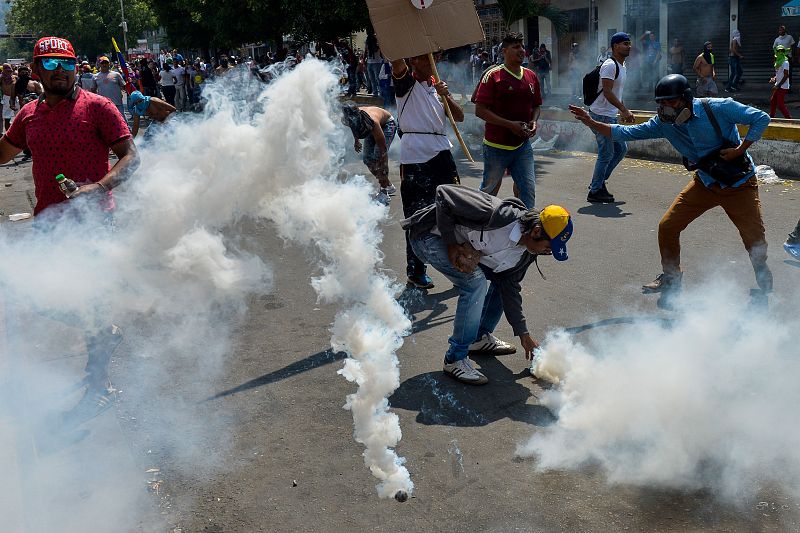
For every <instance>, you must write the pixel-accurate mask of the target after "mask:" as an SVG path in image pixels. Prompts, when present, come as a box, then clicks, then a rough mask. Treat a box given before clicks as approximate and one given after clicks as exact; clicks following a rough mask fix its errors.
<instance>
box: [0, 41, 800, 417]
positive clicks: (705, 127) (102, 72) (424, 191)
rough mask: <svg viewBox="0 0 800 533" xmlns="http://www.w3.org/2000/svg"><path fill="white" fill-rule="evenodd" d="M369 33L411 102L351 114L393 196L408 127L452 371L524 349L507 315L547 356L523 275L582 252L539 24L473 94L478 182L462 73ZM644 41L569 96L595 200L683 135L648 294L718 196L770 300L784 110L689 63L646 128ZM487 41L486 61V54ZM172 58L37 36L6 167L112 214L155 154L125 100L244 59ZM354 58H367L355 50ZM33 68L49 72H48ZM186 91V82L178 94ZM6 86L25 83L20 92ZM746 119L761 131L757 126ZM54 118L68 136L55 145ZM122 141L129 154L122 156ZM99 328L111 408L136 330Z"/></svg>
mask: <svg viewBox="0 0 800 533" xmlns="http://www.w3.org/2000/svg"><path fill="white" fill-rule="evenodd" d="M643 37H646V39H645V40H646V41H647V42H650V43H652V42H657V40H655V39H654V38H652V37H651V36H650V34H646V35H645V36H643ZM365 44H366V50H367V52H366V54H365V55H363V56H362V57H363V58H364V59H365V60H366V59H369V57H370V55H372V57H373V58H377V57H378V56H380V59H381V62H380V63H368V62H365V63H364V64H365V65H366V70H367V74H368V75H367V76H366V77H367V78H372V82H371V83H372V84H373V85H372V89H373V91H379V90H380V81H381V78H380V75H381V71H382V70H383V68H384V66H385V65H386V63H387V62H388V63H389V66H390V69H391V70H390V73H391V74H390V79H391V85H390V86H391V89H392V93H393V97H394V98H395V99H396V106H391V108H392V109H394V108H396V111H397V113H396V117H395V116H394V114H393V113H392V112H391V111H390V110H389V109H384V108H381V107H377V106H364V107H358V106H355V105H353V104H345V105H344V106H343V109H342V122H343V123H344V124H345V125H346V126H347V127H348V128H349V129H350V130H351V132H352V134H353V138H354V144H353V146H354V149H355V150H356V151H357V152H359V151H363V159H364V163H365V164H366V165H367V167H368V168H369V170H370V171H371V172H372V173H373V174H374V175H375V177H376V178H377V180H378V182H379V184H380V195H379V200H382V201H384V202H385V203H388V201H389V198H390V196H391V195H393V194H395V193H396V191H397V187H395V185H394V184H392V183H391V181H390V180H389V155H388V153H389V148H390V146H391V144H392V141H393V139H394V138H395V135H402V137H403V140H402V143H401V148H400V153H399V164H400V165H399V170H400V187H399V190H400V196H401V200H402V207H403V214H404V216H405V217H406V218H405V220H404V221H403V222H402V226H403V228H404V230H405V237H406V260H407V276H408V283H409V284H410V285H412V286H414V287H417V288H420V289H430V288H432V287H433V280H432V279H431V277H430V276H429V275H428V272H427V266H432V267H433V268H435V269H436V270H438V271H439V272H441V273H442V274H443V275H444V276H445V277H446V278H447V279H448V280H449V281H451V282H452V283H453V284H454V286H455V287H456V288H457V289H458V291H459V297H458V303H457V305H456V311H455V312H456V317H455V320H454V326H453V334H452V335H451V337H450V339H449V348H448V349H447V351H446V352H445V354H444V360H443V371H444V372H445V373H446V374H448V375H450V376H452V377H453V378H455V379H457V380H459V381H462V382H465V383H470V384H475V385H480V384H484V383H486V382H487V381H488V378H487V376H485V375H484V374H483V373H481V372H480V371H479V370H477V369H476V368H475V367H474V366H473V364H472V362H471V361H470V359H469V355H470V354H474V353H489V354H504V353H513V352H515V351H516V347H515V346H514V345H513V344H511V343H508V342H505V341H503V340H501V339H499V338H497V337H495V336H494V334H493V332H494V329H495V328H496V326H497V324H498V322H499V320H500V318H501V316H502V315H504V314H505V316H506V319H507V320H508V321H509V323H510V324H511V326H512V329H513V331H514V335H515V336H517V337H519V343H520V345H521V346H522V348H523V350H524V352H525V354H526V356H527V357H529V358H530V357H532V355H533V351H534V350H535V349H536V347H537V346H538V343H537V341H536V340H535V339H533V338H532V337H531V335H530V333H529V331H528V328H527V325H526V321H525V316H524V312H523V305H522V288H521V282H522V280H523V278H524V276H525V275H526V272H527V270H528V268H529V267H530V266H531V265H532V264H534V265H536V266H537V268H538V264H537V259H538V258H539V257H541V256H543V255H552V256H553V258H554V259H556V260H558V261H565V260H567V258H568V255H567V248H566V244H567V241H568V240H569V239H570V238H571V236H572V234H573V225H572V217H571V215H570V213H569V212H568V211H567V210H566V209H564V208H563V207H561V206H559V205H548V206H546V207H544V208H543V209H536V207H535V202H536V190H535V187H536V177H535V172H534V168H535V167H534V157H533V152H532V148H531V138H532V137H534V136H535V135H536V134H537V130H538V120H539V115H540V109H541V106H542V102H543V99H542V98H543V94H542V93H543V87H542V83H541V80H540V78H539V77H538V76H537V74H536V72H535V71H534V69H536V65H535V64H534V65H533V66H534V69H531V68H529V67H530V66H531V62H530V60H529V57H530V56H529V54H528V53H527V50H526V48H525V46H524V38H523V36H522V35H521V34H518V33H511V34H508V35H507V36H506V37H505V38H504V39H503V40H502V42H501V43H499V46H498V48H497V53H498V54H499V55H500V56H501V57H502V61H501V62H500V63H499V64H496V65H495V64H492V65H489V66H488V67H487V68H486V69H485V70H483V71H482V73H481V75H480V78H479V79H478V81H477V84H476V87H475V90H474V92H473V94H472V102H473V103H474V105H475V114H476V116H477V117H478V118H480V119H481V120H483V121H484V122H485V126H484V138H483V161H484V164H483V179H482V182H481V184H480V187H479V189H478V190H474V189H471V188H468V187H463V186H461V184H460V179H459V174H458V169H457V167H456V164H455V160H454V158H453V155H452V153H451V148H452V144H451V142H450V140H449V139H448V136H447V129H448V120H447V117H446V112H445V106H447V107H449V111H450V113H451V115H452V118H453V120H454V121H456V122H461V121H463V120H464V117H465V110H464V108H463V107H462V105H461V103H460V102H459V101H457V100H456V99H454V98H453V95H452V94H451V92H450V87H449V85H448V82H447V81H445V80H441V79H440V80H436V79H435V78H434V76H433V74H434V65H433V64H432V63H431V60H430V56H429V55H427V54H426V55H421V56H416V57H412V58H408V59H402V58H399V59H394V58H393V59H392V60H388V59H386V58H384V57H383V56H382V55H381V54H380V49H379V48H377V44H376V45H375V46H376V48H373V47H371V44H370V39H368V41H367V43H365ZM632 48H633V43H632V39H631V37H630V36H629V35H628V34H626V33H623V32H619V33H617V34H615V35H613V36H612V37H611V39H610V42H609V47H608V48H607V52H608V53H610V56H609V57H607V58H606V59H604V60H603V62H602V64H601V66H600V68H599V69H598V78H597V85H596V96H595V98H594V99H593V101H592V102H590V103H589V102H587V103H589V104H590V107H589V110H586V109H584V108H582V107H577V106H571V107H570V110H571V111H572V113H573V114H574V115H575V117H576V118H577V119H578V120H579V121H580V122H582V123H583V124H585V125H586V126H588V127H589V128H591V129H592V130H593V131H594V132H595V133H596V137H597V142H598V157H597V164H596V166H595V171H594V175H593V176H592V180H591V183H590V184H589V187H588V189H589V192H588V197H587V200H588V201H590V202H599V203H608V202H613V201H614V197H613V195H611V193H610V192H609V191H608V189H607V185H606V184H607V181H608V179H609V178H610V177H611V175H612V173H613V170H614V168H615V166H616V165H617V164H618V163H619V161H620V160H621V159H622V157H624V155H625V152H626V149H627V147H626V143H627V142H630V141H636V140H640V139H654V138H664V139H667V140H668V141H669V142H670V143H671V144H672V145H673V146H674V147H675V148H676V149H677V150H678V152H680V153H681V154H682V155H683V156H684V158H685V164H686V165H687V168H688V169H692V170H694V171H695V175H694V177H693V179H692V180H691V181H690V182H689V184H688V185H687V186H686V188H685V189H684V190H683V191H682V192H681V193H680V194H679V195H678V197H677V198H676V199H675V201H674V203H673V204H672V206H671V207H670V208H669V209H668V211H667V212H666V213H665V215H664V216H663V218H662V220H661V222H660V223H659V227H658V242H659V249H660V251H661V262H662V272H661V273H660V274H659V275H658V276H657V277H656V279H655V280H654V281H653V282H651V283H647V284H645V285H644V286H643V287H642V289H643V291H644V292H654V293H660V294H661V295H662V297H663V299H664V300H665V302H664V303H665V304H668V301H666V300H667V297H670V298H671V297H672V296H674V295H675V294H676V293H677V292H678V291H679V290H680V287H681V278H682V270H681V266H680V234H681V232H682V231H683V229H685V228H686V227H687V225H688V224H689V223H690V222H691V221H692V220H694V219H696V218H697V217H699V216H700V215H702V213H704V212H705V211H707V210H708V209H710V208H712V207H715V206H722V207H723V208H724V210H725V212H726V214H727V215H728V216H729V218H730V219H731V221H732V222H733V224H734V225H735V226H736V227H737V229H738V230H739V233H740V235H741V236H742V241H743V243H744V246H745V248H746V250H747V251H748V253H749V255H750V259H751V262H752V264H753V268H754V272H755V277H756V282H757V285H758V287H759V289H758V290H757V291H758V292H757V294H755V297H757V299H758V301H759V302H760V303H764V302H766V299H767V295H768V294H769V293H770V292H771V290H772V274H771V272H770V270H769V267H768V266H767V264H766V258H767V243H766V239H765V229H764V222H763V218H762V215H761V206H760V202H759V197H758V184H757V181H756V179H755V171H754V163H753V160H752V158H751V157H750V155H749V154H748V153H747V149H748V148H749V147H750V146H751V145H752V144H753V143H754V142H757V141H758V140H759V139H760V137H761V135H762V133H763V132H764V131H765V129H766V128H767V126H768V125H769V122H770V117H769V116H768V115H767V114H766V113H764V112H762V111H759V110H758V109H755V108H753V107H749V106H745V105H743V104H740V103H738V102H736V101H734V100H731V99H713V98H712V99H705V98H697V97H696V96H697V94H696V93H695V92H694V91H693V90H692V88H691V87H690V84H689V81H688V80H687V79H686V78H685V77H684V76H683V75H682V74H678V73H675V74H670V75H668V76H666V77H662V78H660V79H659V80H656V81H655V83H654V96H655V101H656V104H657V105H658V113H657V115H656V116H654V117H653V118H652V119H650V120H649V121H648V122H646V123H644V124H638V125H633V124H630V123H631V122H632V115H631V112H630V111H629V110H628V109H627V108H626V107H625V104H624V99H623V88H624V85H625V83H626V80H627V62H628V60H629V57H630V55H631V51H632ZM776 48H777V47H776ZM537 50H540V52H539V55H538V57H539V60H542V57H545V58H547V57H548V50H547V49H546V47H537ZM342 51H344V52H345V53H344V54H343V53H342ZM477 52H478V51H477V50H476V54H474V55H475V56H477V57H484V56H485V54H486V52H485V51H482V50H481V51H480V53H479V54H477ZM315 53H316V54H317V55H318V57H320V58H321V59H330V60H333V59H334V58H339V59H341V58H342V57H343V58H344V59H345V60H347V59H348V58H349V59H350V60H351V61H354V62H356V61H358V54H356V53H355V52H354V51H353V50H352V49H350V48H349V47H347V46H346V45H344V43H342V42H341V41H340V42H336V43H322V44H320V45H318V46H317V47H316V50H315ZM163 56H164V57H163V59H162V58H161V57H159V58H158V59H157V60H156V59H152V60H146V61H143V62H140V63H139V67H138V68H135V69H134V72H133V73H132V75H131V77H130V78H128V79H125V77H124V76H122V75H120V73H119V72H117V71H115V70H113V69H112V62H111V61H110V60H109V58H108V57H106V56H102V57H100V58H99V61H98V69H99V70H98V72H96V73H92V75H91V76H89V75H87V74H88V72H87V69H86V68H85V67H86V65H83V66H81V68H80V75H79V69H78V58H77V57H76V55H75V52H74V49H73V47H72V45H71V43H69V41H67V40H65V39H61V38H58V37H45V38H43V39H40V40H39V41H38V42H37V44H36V46H35V48H34V54H33V63H32V64H31V66H30V67H27V66H26V67H20V68H18V69H17V72H16V73H14V72H13V69H12V68H11V67H10V66H9V69H8V70H9V71H11V72H8V74H6V69H5V66H4V72H3V78H2V82H3V91H4V101H8V102H9V108H11V104H12V103H14V107H15V108H18V109H19V107H18V106H21V109H19V111H18V115H17V116H16V117H14V118H13V120H11V122H10V124H9V127H8V129H7V131H6V133H5V135H4V136H3V137H2V139H0V164H3V163H6V162H8V161H10V160H11V159H12V158H13V157H14V156H16V155H17V154H19V153H20V152H22V151H24V150H28V151H29V153H31V154H32V156H33V158H34V161H36V163H37V164H36V165H34V167H33V180H34V185H35V195H36V207H35V210H34V215H36V217H37V219H40V218H41V219H43V220H46V219H47V218H48V217H59V216H69V214H70V211H69V208H68V206H69V201H68V200H70V199H72V198H75V197H80V196H84V195H86V196H92V197H96V198H97V199H98V200H101V202H100V203H101V204H102V206H103V210H104V211H105V212H107V213H113V209H114V207H113V189H114V188H115V187H116V186H118V185H119V184H120V183H123V182H124V181H125V180H126V179H128V178H129V177H130V176H131V175H132V174H133V172H134V171H135V170H136V168H137V166H138V164H139V156H138V151H137V147H136V145H135V144H134V141H133V139H134V137H135V136H136V133H137V130H138V123H136V124H135V126H136V127H135V128H134V131H131V127H130V125H129V124H128V121H127V118H126V111H127V112H130V113H132V114H133V115H134V117H142V116H147V117H149V118H150V119H152V120H154V121H156V122H163V121H165V120H166V119H167V118H168V117H169V116H170V115H171V114H173V113H175V112H177V111H178V110H179V108H180V107H181V106H182V104H183V106H185V104H187V103H191V101H192V100H191V96H190V95H191V93H192V92H193V89H194V85H193V81H190V80H193V78H194V76H196V75H200V76H201V77H202V78H203V80H205V79H207V77H214V76H225V75H226V74H227V72H229V71H230V70H231V69H233V68H236V65H237V63H238V61H237V60H236V58H234V57H228V56H222V57H220V58H219V61H217V62H213V63H211V62H210V63H205V62H203V61H199V62H198V61H188V62H187V61H184V59H183V57H182V56H181V55H180V54H177V53H175V54H166V53H165V54H164V55H163ZM657 57H658V56H657V55H656V56H654V58H657ZM290 59H291V61H290V62H292V63H294V62H296V61H297V60H300V61H302V58H297V57H295V58H291V57H289V56H288V54H283V53H282V54H280V55H278V56H277V57H275V58H272V57H270V58H269V59H262V58H260V59H259V60H258V61H257V62H251V64H250V69H251V72H252V73H253V74H254V75H258V76H261V75H264V74H266V75H269V69H265V68H263V67H261V66H260V65H259V63H261V62H264V63H266V61H272V62H278V61H280V62H284V63H285V62H286V61H289V60H290ZM654 61H656V59H654ZM547 62H548V63H549V60H547ZM345 64H346V65H347V67H346V68H348V69H351V68H352V67H351V66H350V64H349V63H347V62H346V61H345ZM372 64H379V65H380V68H373V73H372V74H369V65H372ZM526 64H527V66H526ZM187 65H188V66H187ZM712 65H713V62H712ZM265 66H266V65H265ZM90 69H91V67H90ZM176 70H178V73H176V72H175V71H176ZM784 70H788V69H784ZM29 71H30V72H29ZM357 72H358V71H357V69H356V74H357ZM199 73H202V74H199ZM33 77H35V78H36V79H38V80H39V81H38V82H35V81H33V80H32V78H33ZM165 78H168V79H167V80H166V84H165ZM355 79H358V78H357V76H356V78H355ZM779 81H780V82H781V83H783V82H784V81H785V80H783V79H782V78H781V80H779ZM128 84H133V86H134V87H132V88H131V87H128V89H136V88H138V90H130V94H129V95H128V97H127V110H126V109H125V108H124V107H123V106H122V104H121V103H118V102H120V100H116V96H117V95H118V94H119V95H122V94H123V93H125V94H127V93H128V90H126V86H127V85H128ZM23 85H24V91H25V94H27V93H28V92H31V93H34V94H37V92H38V94H39V96H38V101H37V103H36V104H35V105H33V103H30V104H28V105H24V106H23V105H22V102H21V101H20V100H19V99H18V98H19V97H18V94H19V93H21V92H23V91H22V86H23ZM201 85H202V82H201ZM348 85H349V80H348ZM179 86H180V87H183V89H182V90H178V87H179ZM6 87H8V88H9V91H14V92H11V93H10V94H7V93H6V92H5V91H6ZM190 89H192V91H190ZM6 96H10V97H12V98H6ZM387 107H389V106H387ZM184 108H185V107H184ZM618 117H619V118H618ZM618 121H619V122H622V124H619V123H617V122H618ZM737 124H744V125H747V126H749V129H748V132H747V134H746V136H745V137H744V139H742V138H741V137H740V135H739V132H738V130H737V127H736V126H737ZM87 125H89V127H86V126H87ZM53 129H57V130H59V131H65V132H67V133H68V134H67V135H65V136H62V137H59V139H60V141H59V142H53V137H52V136H51V134H50V133H51V131H53ZM362 140H364V142H363V144H362ZM109 150H111V151H112V152H114V154H115V155H116V156H117V162H116V163H115V164H114V165H113V166H111V164H110V162H109V158H108V152H109ZM57 174H65V175H68V176H74V177H76V178H78V179H77V180H76V181H78V182H79V185H80V186H79V188H78V189H77V191H75V192H74V193H73V194H71V195H70V197H69V198H67V197H65V195H64V193H63V192H62V191H61V190H60V189H59V186H58V184H57V183H56V181H55V179H54V176H55V175H57ZM506 174H509V175H510V177H511V179H512V181H513V184H514V187H513V190H514V196H515V197H514V198H508V199H499V198H497V194H498V192H499V190H500V186H501V183H502V180H503V179H504V176H505V175H506ZM42 217H43V218H42ZM35 225H36V223H35ZM784 246H785V248H786V250H787V252H789V253H790V254H792V255H793V256H794V257H800V223H798V227H797V228H795V230H794V231H793V232H792V233H791V234H790V235H789V239H788V240H787V242H786V243H785V244H784ZM86 336H87V346H89V347H91V349H90V361H89V365H87V372H89V373H90V379H89V380H88V383H89V389H88V390H87V395H86V396H85V401H84V402H83V404H84V407H85V408H87V409H89V410H97V409H103V408H105V407H106V406H107V404H108V402H109V394H110V390H111V387H110V383H109V382H108V374H107V363H108V359H109V358H110V353H111V352H112V351H113V349H114V348H115V347H116V345H117V344H118V343H119V331H118V329H117V328H115V327H109V326H106V325H97V324H94V325H91V327H90V326H89V325H87V332H86Z"/></svg>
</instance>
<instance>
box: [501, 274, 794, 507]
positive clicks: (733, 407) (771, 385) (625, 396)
mask: <svg viewBox="0 0 800 533" xmlns="http://www.w3.org/2000/svg"><path fill="white" fill-rule="evenodd" d="M798 328H800V323H798V320H797V316H796V315H792V316H775V315H774V314H771V313H765V312H761V311H759V310H756V309H745V308H744V306H743V305H742V302H741V301H740V295H739V294H738V291H736V290H735V289H734V288H733V287H730V286H728V285H725V284H720V285H716V286H713V287H709V288H706V289H704V290H702V291H697V292H694V293H693V294H690V295H686V296H685V297H684V299H683V300H682V302H681V306H680V309H679V312H678V314H677V317H676V318H675V319H674V321H663V320H661V321H658V320H652V321H647V320H637V321H633V323H632V325H630V326H626V327H624V328H618V329H615V330H613V331H607V332H605V333H598V334H597V335H595V336H593V338H592V342H591V344H589V345H586V344H583V343H581V342H580V341H578V340H577V339H576V338H575V337H573V336H570V335H568V334H567V333H566V332H564V331H557V332H554V333H551V334H550V335H549V336H548V337H547V338H546V340H545V342H544V343H543V345H542V348H541V350H540V351H539V353H538V355H537V357H536V358H535V359H534V362H533V367H532V372H533V373H534V375H536V376H537V377H540V378H542V379H546V380H548V381H550V382H552V383H554V384H555V386H554V388H553V389H550V390H548V391H546V392H545V396H544V398H543V402H544V404H545V405H547V406H548V407H549V408H550V409H551V410H552V411H553V412H554V413H555V414H556V416H557V417H558V421H557V423H556V424H554V425H553V426H552V427H549V428H546V429H543V430H541V431H539V432H537V433H536V434H535V435H534V436H533V437H532V438H531V439H530V440H529V441H528V442H527V443H525V444H523V445H521V446H520V447H519V448H518V450H517V452H518V454H520V455H522V456H535V457H537V458H538V462H537V467H538V468H539V469H542V470H549V469H565V468H567V469H571V468H579V467H582V466H585V465H589V464H596V465H599V466H601V467H602V468H603V470H604V471H605V472H606V474H607V478H608V481H609V482H611V483H625V484H634V485H641V486H648V487H662V488H671V489H681V490H692V489H700V488H705V489H710V490H711V491H712V492H713V493H714V494H715V495H716V496H717V497H719V498H720V499H721V500H725V501H729V502H742V501H743V500H744V499H751V498H753V497H754V496H755V495H756V494H757V492H758V491H759V490H760V489H763V488H765V487H768V486H777V487H778V488H780V489H781V490H783V491H784V492H786V493H787V494H788V495H790V496H794V497H797V496H800V491H798V486H797V479H799V478H800V466H798V465H800V452H798V448H797V446H796V445H795V444H796V443H797V441H798V438H800V415H798V414H797V411H796V409H795V408H794V406H796V405H797V404H798V402H800V388H798V387H797V376H798V373H800V360H798V358H797V354H798V351H797V336H796V332H797V331H798Z"/></svg>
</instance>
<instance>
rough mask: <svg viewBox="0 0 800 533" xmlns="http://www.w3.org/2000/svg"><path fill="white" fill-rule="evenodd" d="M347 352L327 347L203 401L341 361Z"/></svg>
mask: <svg viewBox="0 0 800 533" xmlns="http://www.w3.org/2000/svg"><path fill="white" fill-rule="evenodd" d="M346 357H347V354H346V353H344V352H334V351H333V350H331V349H327V350H324V351H321V352H317V353H315V354H313V355H309V356H308V357H306V358H304V359H301V360H299V361H295V362H294V363H292V364H290V365H286V366H285V367H283V368H281V369H279V370H276V371H274V372H270V373H268V374H264V375H263V376H259V377H257V378H255V379H251V380H250V381H246V382H245V383H242V384H241V385H238V386H236V387H233V388H232V389H228V390H225V391H222V392H218V393H217V394H215V395H214V396H210V397H208V398H206V399H205V400H204V401H210V400H216V399H218V398H223V397H225V396H230V395H231V394H237V393H239V392H244V391H246V390H250V389H254V388H256V387H260V386H261V385H268V384H270V383H275V382H276V381H280V380H282V379H286V378H290V377H292V376H295V375H297V374H300V373H302V372H307V371H309V370H313V369H315V368H319V367H321V366H324V365H328V364H330V363H333V362H335V361H341V360H342V359H345V358H346Z"/></svg>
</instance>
